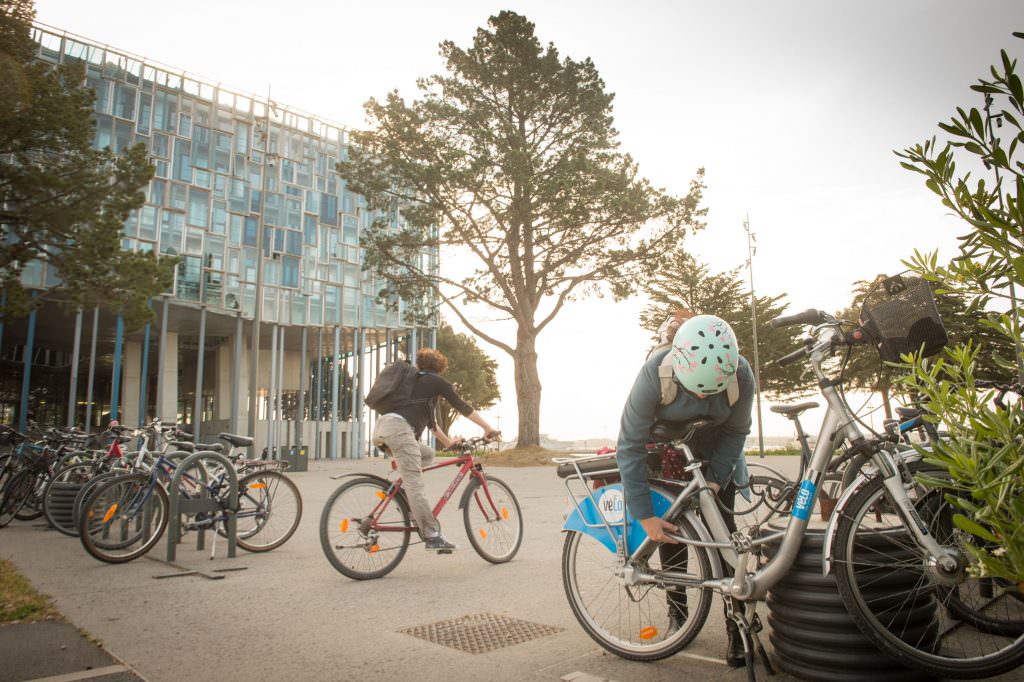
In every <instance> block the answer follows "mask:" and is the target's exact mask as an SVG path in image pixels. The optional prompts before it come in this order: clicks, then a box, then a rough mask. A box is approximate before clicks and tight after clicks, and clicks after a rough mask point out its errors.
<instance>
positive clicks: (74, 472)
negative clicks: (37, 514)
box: [43, 462, 96, 537]
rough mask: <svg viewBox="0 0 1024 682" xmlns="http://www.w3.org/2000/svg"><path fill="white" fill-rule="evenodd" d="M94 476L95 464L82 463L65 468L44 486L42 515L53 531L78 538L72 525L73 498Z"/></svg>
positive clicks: (76, 530)
mask: <svg viewBox="0 0 1024 682" xmlns="http://www.w3.org/2000/svg"><path fill="white" fill-rule="evenodd" d="M95 474H96V464H94V463H93V462H82V463H80V464H72V465H70V466H66V467H64V468H63V469H61V470H60V471H58V472H57V473H55V474H54V475H53V477H52V478H51V479H50V480H49V482H48V483H47V484H46V487H45V488H44V489H43V515H44V516H46V520H47V522H49V524H50V526H51V527H53V528H54V529H55V530H57V531H59V532H61V533H63V534H64V535H70V536H72V537H77V536H78V527H77V526H76V525H75V524H74V506H75V497H77V495H78V491H80V490H81V489H82V488H83V487H85V484H86V483H88V482H89V480H90V479H92V477H93V476H94V475H95Z"/></svg>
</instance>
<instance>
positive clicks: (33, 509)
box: [14, 469, 50, 521]
mask: <svg viewBox="0 0 1024 682" xmlns="http://www.w3.org/2000/svg"><path fill="white" fill-rule="evenodd" d="M49 480H50V472H49V471H47V470H46V469H43V470H42V471H36V472H35V473H33V474H32V488H31V490H29V493H28V497H27V498H25V503H24V504H23V505H21V508H20V509H18V511H17V512H15V514H14V518H16V519H18V520H19V521H35V520H36V519H38V518H39V517H41V516H42V515H43V489H44V488H45V487H46V483H47V481H49Z"/></svg>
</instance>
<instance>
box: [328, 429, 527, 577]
mask: <svg viewBox="0 0 1024 682" xmlns="http://www.w3.org/2000/svg"><path fill="white" fill-rule="evenodd" d="M486 442H487V441H486V440H484V439H483V438H472V439H469V440H467V441H463V442H460V443H458V444H456V445H455V446H453V448H452V452H454V453H455V454H456V456H455V457H452V458H450V459H446V460H444V461H442V462H439V463H437V464H432V465H431V466H428V467H425V468H424V469H423V470H424V471H425V472H426V471H433V470H434V469H440V468H442V467H449V466H457V467H458V471H457V472H456V474H455V478H454V479H453V480H452V482H451V484H450V485H449V486H448V488H447V489H446V490H445V491H444V494H443V495H442V496H441V499H440V500H438V502H437V504H436V505H434V516H435V517H437V515H438V514H440V513H441V510H442V509H444V506H445V504H447V502H448V500H450V499H451V498H452V495H453V494H454V493H455V491H456V489H457V488H458V487H459V484H461V483H462V481H463V480H465V479H466V477H467V475H468V476H469V478H468V483H467V484H466V487H465V489H464V490H463V491H462V497H460V498H459V508H460V509H462V519H463V522H464V523H465V525H466V534H467V535H468V537H469V542H470V544H471V545H473V549H475V550H476V552H477V554H479V555H480V556H481V557H483V558H484V559H485V560H487V561H489V562H491V563H492V564H502V563H505V562H506V561H510V560H511V559H512V557H514V556H515V555H516V552H518V551H519V545H520V544H522V542H523V514H522V511H521V510H520V509H519V501H518V500H516V496H515V494H514V493H513V492H512V489H511V488H509V487H508V484H506V483H505V482H504V481H502V480H500V479H497V478H495V477H493V476H491V475H489V474H485V473H484V470H483V465H482V464H480V463H479V462H477V461H475V460H474V459H473V453H474V452H475V451H477V450H478V449H480V448H481V447H482V446H483V445H484V444H485V443H486ZM391 468H392V469H394V470H397V468H398V465H397V463H396V462H394V461H392V463H391ZM342 478H345V479H348V480H346V481H345V482H344V483H342V484H341V486H339V487H338V489H337V490H335V491H334V493H333V494H332V495H331V496H330V497H329V498H328V499H327V504H325V505H324V511H323V513H322V514H321V515H320V545H321V547H322V548H323V550H324V554H325V555H326V556H327V560H328V561H330V562H331V565H332V566H334V568H336V569H337V570H338V571H339V572H341V573H342V574H343V575H346V576H348V577H349V578H353V579H354V580H371V579H373V578H380V577H383V576H385V575H387V574H388V573H390V572H391V571H393V570H394V569H395V567H396V566H398V564H399V562H400V561H401V560H402V558H403V557H404V556H405V552H406V551H407V550H408V549H409V545H410V540H411V537H412V533H413V532H414V531H417V528H416V525H415V523H412V522H411V521H410V514H409V503H408V501H407V500H406V495H405V491H404V490H403V489H402V479H401V478H395V479H394V480H388V479H386V478H383V477H381V476H375V475H373V474H365V473H356V474H347V475H345V476H343V477H342ZM417 532H418V531H417Z"/></svg>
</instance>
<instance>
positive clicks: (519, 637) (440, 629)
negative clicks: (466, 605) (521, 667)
mask: <svg viewBox="0 0 1024 682" xmlns="http://www.w3.org/2000/svg"><path fill="white" fill-rule="evenodd" d="M561 631H562V628H556V627H553V626H551V625H540V624H538V623H531V622H529V621H525V620H519V619H517V618H509V617H508V616H499V615H496V614H493V613H474V614H470V615H467V616H460V617H459V618H453V619H451V620H443V621H441V622H439V623H431V624H430V625H417V626H416V627H412V628H406V629H404V630H399V632H401V633H402V634H406V635H412V636H413V637H419V638H420V639H425V640H427V641H428V642H433V643H434V644H440V645H442V646H447V647H451V648H453V649H458V650H459V651H465V652H466V653H470V654H485V653H487V652H488V651H494V650H495V649H502V648H504V647H507V646H512V645H513V644H521V643H523V642H528V641H530V640H531V639H538V638H540V637H547V636H548V635H554V634H556V633H559V632H561Z"/></svg>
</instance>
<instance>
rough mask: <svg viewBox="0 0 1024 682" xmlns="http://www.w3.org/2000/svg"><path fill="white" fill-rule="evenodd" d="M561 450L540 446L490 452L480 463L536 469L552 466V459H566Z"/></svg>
mask: <svg viewBox="0 0 1024 682" xmlns="http://www.w3.org/2000/svg"><path fill="white" fill-rule="evenodd" d="M567 454H568V453H566V452H562V451H561V450H548V449H547V448H542V447H538V446H533V447H527V448H512V449H509V450H502V451H501V452H489V453H487V454H486V455H484V456H483V457H481V458H480V461H481V462H483V463H484V464H486V465H488V466H494V467H535V466H545V465H552V462H551V458H552V457H565V456H567Z"/></svg>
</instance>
